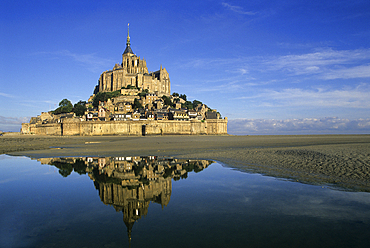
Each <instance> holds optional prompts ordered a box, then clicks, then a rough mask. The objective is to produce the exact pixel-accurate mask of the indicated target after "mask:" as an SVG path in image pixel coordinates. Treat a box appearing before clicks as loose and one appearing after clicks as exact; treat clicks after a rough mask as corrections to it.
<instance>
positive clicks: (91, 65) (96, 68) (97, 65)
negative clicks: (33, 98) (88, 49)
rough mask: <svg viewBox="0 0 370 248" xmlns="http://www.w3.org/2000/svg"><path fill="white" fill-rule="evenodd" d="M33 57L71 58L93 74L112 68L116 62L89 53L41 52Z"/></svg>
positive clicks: (66, 51)
mask: <svg viewBox="0 0 370 248" xmlns="http://www.w3.org/2000/svg"><path fill="white" fill-rule="evenodd" d="M32 55H46V56H47V55H50V56H52V57H53V59H55V56H56V57H69V58H72V59H73V60H74V61H76V62H78V63H80V64H81V65H83V66H84V67H86V68H87V69H88V70H90V71H92V72H100V71H101V70H102V69H101V68H106V67H107V65H109V66H112V64H114V62H115V61H113V60H112V59H106V58H101V57H98V56H97V55H96V53H89V54H79V53H73V52H71V51H69V50H61V51H55V52H39V53H34V54H32Z"/></svg>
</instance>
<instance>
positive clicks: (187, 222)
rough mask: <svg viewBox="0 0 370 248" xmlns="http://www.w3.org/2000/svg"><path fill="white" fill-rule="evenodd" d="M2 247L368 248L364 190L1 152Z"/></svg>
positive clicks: (152, 163) (188, 165)
mask: <svg viewBox="0 0 370 248" xmlns="http://www.w3.org/2000/svg"><path fill="white" fill-rule="evenodd" d="M0 170H1V173H0V209H1V212H0V213H1V214H0V247H149V246H150V247H368V245H369V244H370V194H369V193H366V192H346V191H340V190H335V189H331V188H328V187H326V186H313V185H307V184H301V183H298V182H297V183H296V182H291V181H286V180H281V179H277V178H273V177H267V176H262V175H259V174H249V173H245V172H239V171H236V170H233V169H231V168H228V167H225V166H223V165H221V164H219V163H214V162H211V161H205V160H202V161H194V160H183V159H174V158H158V157H155V156H152V157H113V158H98V157H91V158H49V159H39V160H31V159H30V158H26V157H11V156H6V155H1V156H0Z"/></svg>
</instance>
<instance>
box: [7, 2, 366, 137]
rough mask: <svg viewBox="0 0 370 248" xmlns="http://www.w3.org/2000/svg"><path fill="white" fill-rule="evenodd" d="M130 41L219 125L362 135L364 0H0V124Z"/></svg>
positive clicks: (232, 129)
mask: <svg viewBox="0 0 370 248" xmlns="http://www.w3.org/2000/svg"><path fill="white" fill-rule="evenodd" d="M127 23H130V37H131V47H132V49H133V51H134V53H136V54H137V55H138V56H140V57H141V58H145V59H146V61H147V65H148V69H149V71H155V70H158V69H159V67H160V65H162V66H163V67H165V68H166V69H167V71H168V72H169V74H170V80H171V87H172V89H171V91H172V92H178V93H181V94H186V95H187V96H188V99H190V100H194V99H197V100H200V101H202V102H203V103H205V104H207V105H208V106H210V107H211V108H215V109H217V110H218V111H219V112H221V114H222V116H223V117H225V116H227V117H228V119H229V133H231V134H290V133H291V134H298V133H302V134H303V133H370V98H369V96H370V42H369V41H370V25H369V23H370V2H369V1H367V0H364V1H356V0H353V1H348V0H346V1H339V0H338V1H332V0H330V1H327V0H319V1H316V0H312V1H300V0H286V1H267V0H266V1H263V0H261V1H222V0H221V1H218V0H205V1H202V0H198V1H190V0H188V1H140V0H138V1H115V0H112V1H94V0H89V1H76V0H74V1H66V0H64V1H58V0H56V1H38V0H34V1H26V0H24V1H17V0H3V1H2V2H1V4H0V30H1V36H0V48H1V50H0V51H1V57H0V75H1V77H0V85H1V87H0V130H3V131H19V129H20V124H19V123H21V122H24V121H25V120H27V119H28V118H29V117H31V116H37V115H39V114H40V113H41V112H42V111H48V110H52V109H55V108H56V107H57V106H58V103H59V102H60V101H61V100H62V99H64V98H67V99H69V100H71V101H72V103H75V102H78V101H79V100H87V99H88V98H89V96H90V95H91V94H92V91H93V89H94V87H95V85H96V84H97V80H98V78H99V76H100V74H101V73H102V72H103V71H105V70H109V69H112V68H113V66H114V64H115V63H121V56H122V53H123V51H124V49H125V43H126V36H127Z"/></svg>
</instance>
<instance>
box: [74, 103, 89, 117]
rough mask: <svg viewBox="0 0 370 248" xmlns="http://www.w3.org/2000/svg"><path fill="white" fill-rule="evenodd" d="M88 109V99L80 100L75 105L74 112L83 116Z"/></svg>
mask: <svg viewBox="0 0 370 248" xmlns="http://www.w3.org/2000/svg"><path fill="white" fill-rule="evenodd" d="M85 111H86V101H79V102H78V103H75V105H73V112H74V113H75V114H76V116H83V115H84V114H85Z"/></svg>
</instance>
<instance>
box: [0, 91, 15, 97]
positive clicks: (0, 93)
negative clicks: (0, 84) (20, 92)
mask: <svg viewBox="0 0 370 248" xmlns="http://www.w3.org/2000/svg"><path fill="white" fill-rule="evenodd" d="M0 96H3V97H7V98H15V96H13V95H10V94H7V93H2V92H0Z"/></svg>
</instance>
